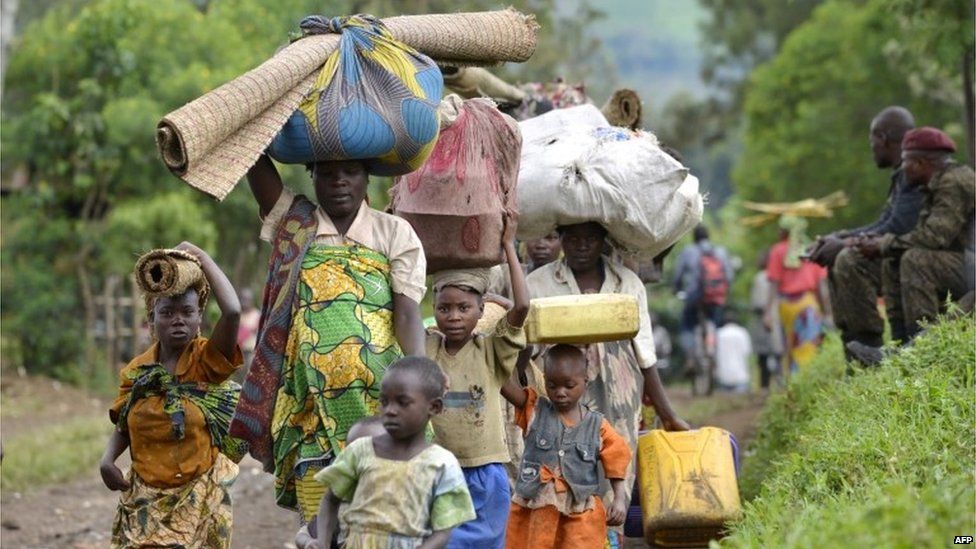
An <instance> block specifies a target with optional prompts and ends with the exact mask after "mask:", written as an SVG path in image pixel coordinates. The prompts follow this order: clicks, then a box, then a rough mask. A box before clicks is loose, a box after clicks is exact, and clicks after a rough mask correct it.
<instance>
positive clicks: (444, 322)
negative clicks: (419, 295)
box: [434, 269, 490, 345]
mask: <svg viewBox="0 0 976 549" xmlns="http://www.w3.org/2000/svg"><path fill="white" fill-rule="evenodd" d="M489 281H490V278H489V273H488V270H487V269H465V270H458V271H444V272H440V273H437V274H435V275H434V320H436V321H437V329H438V330H440V332H441V333H442V334H444V339H445V342H446V343H448V344H452V345H456V344H464V343H466V342H467V341H468V339H470V338H471V334H472V333H473V332H474V329H475V327H476V326H477V325H478V320H480V319H481V314H482V313H483V312H484V310H485V304H484V299H483V296H484V293H485V292H486V291H487V289H488V283H489Z"/></svg>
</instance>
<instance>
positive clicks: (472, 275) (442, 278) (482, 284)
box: [433, 268, 491, 295]
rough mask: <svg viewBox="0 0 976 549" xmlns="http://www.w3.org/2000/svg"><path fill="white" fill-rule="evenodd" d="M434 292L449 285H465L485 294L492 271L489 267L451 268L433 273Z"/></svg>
mask: <svg viewBox="0 0 976 549" xmlns="http://www.w3.org/2000/svg"><path fill="white" fill-rule="evenodd" d="M433 279H434V292H439V291H441V290H442V289H444V288H445V287H447V286H463V287H466V288H471V289H472V290H474V291H476V292H478V293H479V294H482V295H484V293H485V292H486V291H488V284H489V283H491V273H490V272H489V270H488V269H481V268H479V269H451V270H447V271H439V272H436V273H434V274H433Z"/></svg>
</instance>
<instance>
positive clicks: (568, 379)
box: [544, 344, 586, 411]
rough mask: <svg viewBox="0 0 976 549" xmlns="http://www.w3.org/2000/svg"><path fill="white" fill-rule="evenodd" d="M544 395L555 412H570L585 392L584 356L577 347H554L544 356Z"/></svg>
mask: <svg viewBox="0 0 976 549" xmlns="http://www.w3.org/2000/svg"><path fill="white" fill-rule="evenodd" d="M544 366H545V368H544V373H545V380H546V394H547V395H548V396H549V400H550V401H551V402H552V403H553V405H554V406H555V407H556V409H557V410H560V411H564V410H570V409H572V408H573V407H574V406H576V405H577V404H579V400H580V398H582V396H583V392H584V391H586V356H585V355H584V354H583V351H581V350H580V349H579V347H574V346H572V345H562V344H560V345H556V346H554V347H551V348H550V349H549V350H548V351H546V355H545V365H544Z"/></svg>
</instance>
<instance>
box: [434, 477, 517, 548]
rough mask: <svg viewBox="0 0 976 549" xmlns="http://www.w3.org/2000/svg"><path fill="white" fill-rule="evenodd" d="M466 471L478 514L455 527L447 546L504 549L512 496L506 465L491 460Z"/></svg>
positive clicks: (465, 478) (466, 479) (466, 478)
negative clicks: (486, 463)
mask: <svg viewBox="0 0 976 549" xmlns="http://www.w3.org/2000/svg"><path fill="white" fill-rule="evenodd" d="M463 471H464V480H465V481H467V483H468V491H469V492H471V501H472V502H473V503H474V511H475V513H476V514H477V515H478V516H477V518H475V519H474V520H471V521H468V522H465V523H464V524H462V525H460V526H458V527H456V528H455V529H454V530H452V531H451V539H450V541H448V542H447V549H471V548H475V547H476V548H478V549H482V548H483V549H503V548H504V547H505V527H506V526H507V525H508V511H509V508H510V504H511V499H512V493H511V491H510V489H509V487H508V474H507V473H506V472H505V466H504V465H502V464H501V463H489V464H488V465H482V466H481V467H465V468H463Z"/></svg>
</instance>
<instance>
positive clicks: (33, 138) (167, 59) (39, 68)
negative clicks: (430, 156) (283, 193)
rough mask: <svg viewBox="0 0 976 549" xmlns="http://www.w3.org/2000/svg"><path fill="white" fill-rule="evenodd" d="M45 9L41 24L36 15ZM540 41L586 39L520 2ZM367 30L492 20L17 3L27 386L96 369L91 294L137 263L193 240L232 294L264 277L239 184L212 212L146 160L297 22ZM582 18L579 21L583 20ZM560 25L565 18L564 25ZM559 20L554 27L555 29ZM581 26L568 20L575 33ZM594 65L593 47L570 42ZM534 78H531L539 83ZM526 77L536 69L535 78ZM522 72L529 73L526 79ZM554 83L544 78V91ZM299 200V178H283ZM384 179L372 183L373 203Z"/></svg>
mask: <svg viewBox="0 0 976 549" xmlns="http://www.w3.org/2000/svg"><path fill="white" fill-rule="evenodd" d="M52 5H53V6H54V7H53V8H51V9H50V10H47V11H45V9H46V8H48V7H50V6H52ZM516 6H517V7H520V8H521V9H523V11H528V12H533V13H536V14H537V15H538V17H539V20H540V22H541V23H542V24H543V27H544V28H546V29H547V30H546V32H548V33H549V35H547V36H550V38H546V39H545V40H543V41H542V42H541V43H540V49H539V54H540V55H541V56H542V58H543V59H548V60H551V59H555V58H557V57H558V56H559V54H560V52H562V51H564V50H558V51H556V52H553V51H551V50H553V49H555V48H559V47H562V46H565V45H567V44H576V43H577V42H576V41H578V39H579V37H580V36H582V35H584V34H585V32H582V31H581V32H580V33H577V34H574V35H569V36H566V35H563V34H562V33H557V32H555V29H558V28H560V27H559V26H558V22H559V21H561V19H559V18H558V17H556V16H555V15H553V14H554V13H555V9H554V6H555V0H522V1H519V2H516ZM350 8H357V9H356V10H353V11H359V10H362V11H366V12H373V13H375V14H376V15H379V16H381V17H382V16H389V15H397V14H399V13H411V12H412V13H423V12H425V11H428V10H429V11H436V12H450V11H457V10H462V9H468V10H482V9H497V8H499V5H498V4H497V3H496V2H494V1H492V0H466V1H463V2H448V1H447V0H409V1H404V2H392V1H390V0H366V1H359V2H355V5H354V6H350V5H349V3H347V2H339V1H338V0H195V1H193V2H190V1H187V0H89V1H85V0H37V1H36V2H28V3H23V2H22V3H21V5H20V8H19V10H18V14H17V17H18V25H21V24H25V25H26V26H24V27H23V30H22V31H21V32H20V33H19V35H18V36H17V37H16V39H14V40H13V41H12V42H11V50H10V54H11V55H10V62H9V64H8V65H7V67H6V73H5V75H4V88H3V96H2V114H0V116H2V118H3V125H4V130H5V131H4V132H3V133H2V135H0V139H2V140H0V147H2V151H3V160H4V163H5V165H9V166H17V165H27V166H29V167H30V170H29V171H30V183H29V185H28V187H27V188H26V189H25V190H23V191H22V192H19V193H17V194H14V195H12V196H8V197H4V198H3V199H2V208H0V213H2V215H3V240H2V244H3V246H2V248H0V264H2V269H3V277H2V279H0V280H2V293H3V296H4V299H3V300H2V302H0V315H2V320H3V322H2V323H0V329H2V334H3V336H4V338H5V342H10V343H12V344H14V345H13V346H15V347H17V348H18V349H19V356H20V359H21V361H22V364H23V365H24V366H25V367H26V368H27V369H28V370H30V371H32V372H38V373H49V374H53V375H58V376H61V377H65V378H75V379H77V378H78V373H79V372H81V371H83V370H82V369H79V368H78V366H79V365H82V364H85V363H87V364H88V365H89V368H91V367H93V365H95V364H96V360H95V359H96V357H95V356H93V355H92V354H91V353H90V351H91V346H90V345H87V344H86V341H87V336H88V334H89V333H90V330H91V328H92V326H93V325H94V323H95V322H94V317H95V307H94V295H95V293H96V291H97V290H98V289H99V288H100V287H101V286H102V285H103V284H104V281H105V280H106V279H108V278H109V277H112V276H124V275H127V274H128V273H130V272H131V269H132V266H133V263H134V261H135V259H136V257H137V256H138V254H139V253H141V252H144V251H146V250H147V249H149V248H155V247H162V246H171V245H175V244H177V243H178V242H179V241H180V240H184V239H187V240H194V241H197V242H198V243H199V244H201V245H202V246H204V247H206V248H208V249H209V250H210V251H211V252H212V253H213V255H214V256H215V258H216V259H217V260H218V261H219V262H220V263H221V265H222V266H223V267H224V268H225V269H226V270H227V271H228V273H229V274H230V275H231V278H232V280H233V281H234V282H235V283H237V284H238V285H239V286H242V285H243V286H246V285H252V284H253V283H254V281H255V280H256V279H258V280H259V277H260V276H261V275H262V274H263V272H264V270H265V269H264V265H263V263H264V262H263V260H262V258H263V257H264V256H265V254H266V253H267V249H266V248H261V247H259V245H258V242H257V235H258V230H259V224H258V219H257V211H256V210H257V208H256V207H255V205H254V201H253V199H252V198H251V197H250V196H249V191H248V190H247V188H246V185H241V186H239V187H240V188H238V189H236V190H235V191H233V192H232V193H231V194H230V195H229V196H228V197H227V198H226V199H225V200H224V202H222V203H220V204H217V203H216V202H214V201H213V200H211V199H209V198H207V197H205V196H203V195H202V194H200V193H198V192H196V191H194V190H192V189H190V188H189V187H188V186H186V185H184V184H183V183H181V182H180V181H179V180H178V179H177V178H175V177H173V176H172V175H171V174H170V173H169V172H168V171H167V170H166V169H165V168H164V167H163V165H162V163H161V162H160V161H159V158H158V157H157V153H156V147H155V143H154V142H153V136H154V130H155V125H156V123H157V121H158V120H159V119H160V118H161V117H162V116H163V115H164V114H165V113H167V112H169V111H171V110H173V109H175V108H176V107H178V106H180V105H182V104H184V103H186V102H187V101H190V100H192V99H194V98H196V97H198V96H200V95H202V94H203V93H205V92H206V91H208V90H211V89H213V88H214V87H216V86H218V85H220V84H222V83H224V82H226V81H227V80H230V79H231V78H233V77H235V76H237V75H239V74H242V73H244V72H245V71H247V70H249V69H251V68H252V67H254V66H256V65H257V64H259V63H260V62H262V61H263V60H265V59H267V58H268V57H270V56H271V55H272V54H273V53H274V51H275V49H276V48H278V47H279V46H281V45H284V44H286V43H287V42H288V37H289V33H291V32H294V31H296V30H297V29H298V22H299V21H300V20H301V18H302V17H303V16H305V15H308V14H314V13H324V14H326V15H340V14H345V13H348V12H349V10H350ZM587 13H588V14H589V15H586V17H590V16H593V14H594V13H595V12H593V11H592V10H591V11H590V12H587ZM572 16H573V14H568V15H566V16H565V17H566V18H567V20H568V18H569V17H572ZM560 17H562V16H560ZM586 17H579V18H576V19H573V21H572V23H573V25H576V26H574V27H571V28H575V29H582V30H583V31H585V28H584V25H585V24H586V22H587V21H588V19H587V18H586ZM580 44H582V45H584V46H585V47H587V48H590V49H589V51H587V52H585V53H587V54H598V53H599V48H595V47H592V46H593V44H592V43H586V42H581V43H580ZM551 69H552V66H540V67H539V68H538V69H537V70H538V71H539V72H537V73H531V74H532V75H533V76H535V75H538V74H542V71H543V70H551ZM534 70H536V69H534ZM526 74H529V73H526ZM552 76H553V74H551V73H547V74H546V76H545V79H548V78H551V77H552ZM281 171H282V176H283V178H284V179H285V181H286V183H288V184H289V186H291V187H292V188H296V189H297V190H299V191H301V192H306V193H308V192H309V191H310V190H311V189H310V180H309V177H308V175H307V174H306V173H305V170H304V167H302V166H282V167H281ZM388 184H389V181H388V180H386V181H384V180H382V179H381V180H378V181H376V182H374V184H373V185H371V189H370V195H371V199H372V200H374V203H376V204H379V203H381V202H382V199H383V198H384V196H385V193H386V189H387V188H388Z"/></svg>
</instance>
